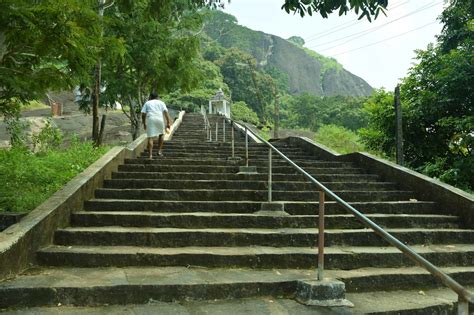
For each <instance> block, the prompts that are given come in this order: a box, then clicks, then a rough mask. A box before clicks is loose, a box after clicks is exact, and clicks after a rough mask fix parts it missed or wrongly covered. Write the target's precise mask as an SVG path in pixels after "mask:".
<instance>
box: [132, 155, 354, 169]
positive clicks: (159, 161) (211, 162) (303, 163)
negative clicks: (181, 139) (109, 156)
mask: <svg viewBox="0 0 474 315" xmlns="http://www.w3.org/2000/svg"><path fill="white" fill-rule="evenodd" d="M293 162H295V163H296V164H297V165H298V166H300V167H303V168H307V167H332V168H334V167H354V166H353V164H351V163H342V162H330V161H318V160H315V161H307V160H293ZM125 164H153V165H167V166H176V165H207V166H229V165H235V164H233V163H232V162H230V161H228V160H227V159H199V158H194V159H186V158H180V159H176V158H171V157H165V158H161V157H158V158H156V159H153V160H150V159H148V156H146V155H145V156H142V157H141V158H138V159H126V160H125ZM238 165H245V160H241V161H239V163H238ZM252 165H255V166H257V167H259V166H264V167H266V166H268V159H253V160H252ZM272 166H273V167H275V166H290V165H289V163H288V162H286V161H284V160H283V159H275V160H273V161H272Z"/></svg>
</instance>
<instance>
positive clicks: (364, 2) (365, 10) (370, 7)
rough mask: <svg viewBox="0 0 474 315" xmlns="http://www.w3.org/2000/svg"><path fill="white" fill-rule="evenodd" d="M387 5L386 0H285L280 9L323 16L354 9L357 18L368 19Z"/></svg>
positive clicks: (382, 10) (376, 15) (340, 13)
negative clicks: (316, 13) (357, 15)
mask: <svg viewBox="0 0 474 315" xmlns="http://www.w3.org/2000/svg"><path fill="white" fill-rule="evenodd" d="M387 6H388V0H285V3H284V4H283V6H282V9H284V10H285V11H286V12H287V13H290V12H295V13H297V14H299V15H300V16H301V17H303V16H305V15H306V14H309V15H313V13H315V12H318V13H319V14H320V15H321V16H322V17H324V18H327V17H328V15H329V14H331V13H333V12H334V11H337V12H338V13H339V15H342V14H347V12H349V11H351V10H354V11H355V13H357V14H359V12H360V17H359V19H362V18H363V17H364V16H365V17H367V19H368V20H369V21H370V20H371V19H372V16H373V17H375V18H377V17H378V15H379V14H380V12H382V13H383V12H384V9H385V8H386V7H387Z"/></svg>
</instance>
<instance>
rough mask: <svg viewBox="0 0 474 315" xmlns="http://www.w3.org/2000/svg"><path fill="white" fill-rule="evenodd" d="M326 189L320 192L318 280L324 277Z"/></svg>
mask: <svg viewBox="0 0 474 315" xmlns="http://www.w3.org/2000/svg"><path fill="white" fill-rule="evenodd" d="M324 199H325V196H324V191H320V192H319V224H318V280H319V281H322V280H323V279H324V206H325V205H324Z"/></svg>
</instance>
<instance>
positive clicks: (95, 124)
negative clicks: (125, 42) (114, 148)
mask: <svg viewBox="0 0 474 315" xmlns="http://www.w3.org/2000/svg"><path fill="white" fill-rule="evenodd" d="M97 4H98V6H99V20H100V22H101V27H102V28H103V25H102V21H103V19H104V10H105V0H98V1H97ZM102 34H103V29H102V31H101V36H102ZM101 75H102V63H101V60H100V57H99V60H97V64H96V66H95V73H94V79H95V80H94V93H93V95H92V141H93V142H94V144H95V145H96V146H99V145H100V144H101V142H102V141H101V139H100V136H101V135H100V134H101V133H103V130H101V129H99V104H100V83H101ZM102 121H103V124H104V126H105V119H104V118H103V119H102ZM102 136H103V135H102Z"/></svg>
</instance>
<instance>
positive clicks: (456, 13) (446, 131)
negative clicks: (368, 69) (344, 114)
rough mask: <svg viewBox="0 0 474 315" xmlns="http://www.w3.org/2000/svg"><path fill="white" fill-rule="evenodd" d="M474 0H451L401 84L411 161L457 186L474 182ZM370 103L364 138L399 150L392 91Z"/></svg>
mask: <svg viewBox="0 0 474 315" xmlns="http://www.w3.org/2000/svg"><path fill="white" fill-rule="evenodd" d="M473 15H474V10H473V3H472V1H451V2H450V5H449V6H448V7H447V9H446V10H445V11H444V12H443V14H442V16H441V21H442V22H443V23H444V28H443V31H442V33H441V35H440V36H439V37H438V41H437V43H436V45H433V44H431V45H429V46H428V48H427V49H426V50H420V51H417V57H416V58H417V60H418V64H417V65H415V66H413V67H412V68H411V69H410V70H409V73H408V76H407V77H406V78H405V79H403V84H402V86H401V93H402V105H403V119H404V151H405V160H406V161H407V162H408V163H409V166H411V167H413V168H415V169H418V170H420V171H422V172H425V173H427V174H429V175H430V176H434V177H438V178H440V179H442V180H445V181H446V182H448V183H451V184H455V185H457V186H458V187H461V188H465V189H470V190H473V187H474V168H473V164H474V162H473V161H474V157H473V154H474V152H473V144H474V104H473V100H474V87H473V85H472V82H474V28H473V26H472V24H473V23H472V21H473V19H474V16H473ZM379 96H380V99H378V100H377V99H373V103H372V104H369V106H368V108H367V109H368V114H369V128H368V129H367V130H365V131H361V134H362V136H363V137H364V141H365V142H366V143H367V144H368V145H369V146H370V147H373V148H378V149H381V150H383V152H385V153H387V154H390V153H391V152H393V150H394V134H395V133H394V129H395V128H394V114H393V105H392V104H393V99H392V96H391V95H390V96H388V95H385V96H384V95H383V93H379Z"/></svg>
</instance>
